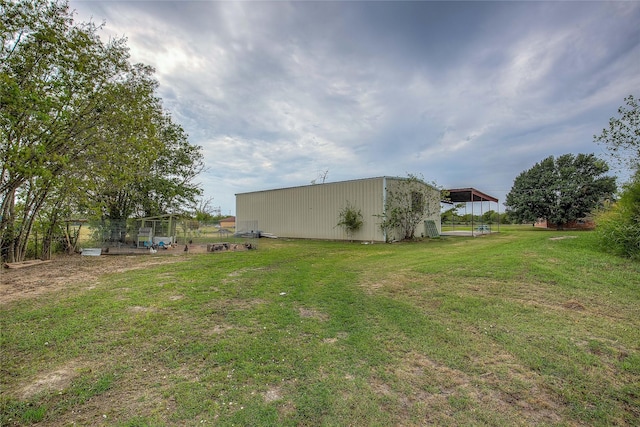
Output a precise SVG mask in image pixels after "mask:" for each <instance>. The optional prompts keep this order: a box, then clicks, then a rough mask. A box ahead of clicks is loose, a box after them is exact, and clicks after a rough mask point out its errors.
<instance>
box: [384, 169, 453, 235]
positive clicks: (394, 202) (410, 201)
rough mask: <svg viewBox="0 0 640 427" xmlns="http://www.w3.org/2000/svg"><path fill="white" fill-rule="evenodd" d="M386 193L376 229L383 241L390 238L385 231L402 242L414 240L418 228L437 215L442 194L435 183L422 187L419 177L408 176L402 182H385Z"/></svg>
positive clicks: (400, 180)
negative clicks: (378, 227) (378, 228)
mask: <svg viewBox="0 0 640 427" xmlns="http://www.w3.org/2000/svg"><path fill="white" fill-rule="evenodd" d="M386 192H387V193H386V194H387V198H386V200H385V207H384V208H385V211H384V213H383V214H382V215H380V218H381V223H380V227H381V228H382V230H383V231H384V232H385V234H386V235H387V239H390V238H391V237H390V236H389V232H395V233H396V234H397V235H398V236H399V238H400V239H403V240H412V239H414V238H415V234H416V228H417V227H418V225H420V224H421V223H422V222H423V221H424V220H425V219H427V218H429V217H431V216H433V215H437V214H438V213H439V212H440V199H441V197H442V191H441V190H440V189H438V188H437V186H435V184H434V185H428V184H426V183H425V182H424V180H423V179H422V177H418V176H416V175H412V174H409V175H408V177H407V178H404V179H397V180H388V181H387V188H386Z"/></svg>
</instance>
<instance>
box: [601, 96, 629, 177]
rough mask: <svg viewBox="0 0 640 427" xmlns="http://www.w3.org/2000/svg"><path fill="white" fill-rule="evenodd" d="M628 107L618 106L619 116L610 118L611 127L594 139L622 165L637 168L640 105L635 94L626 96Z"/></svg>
mask: <svg viewBox="0 0 640 427" xmlns="http://www.w3.org/2000/svg"><path fill="white" fill-rule="evenodd" d="M624 100H625V102H626V104H627V106H626V107H624V106H622V107H620V108H618V114H619V115H620V116H619V117H618V118H615V117H612V118H611V119H610V120H609V127H608V128H605V129H602V133H601V134H600V135H594V136H593V139H594V140H595V141H596V142H597V143H599V144H604V145H605V146H606V148H607V150H608V151H609V154H610V155H611V156H612V157H613V158H614V159H615V160H616V161H617V162H618V163H619V164H620V165H622V166H626V167H628V168H629V169H630V170H635V169H638V168H639V167H640V106H638V100H637V99H636V98H634V96H633V95H629V96H628V97H626V98H625V99H624Z"/></svg>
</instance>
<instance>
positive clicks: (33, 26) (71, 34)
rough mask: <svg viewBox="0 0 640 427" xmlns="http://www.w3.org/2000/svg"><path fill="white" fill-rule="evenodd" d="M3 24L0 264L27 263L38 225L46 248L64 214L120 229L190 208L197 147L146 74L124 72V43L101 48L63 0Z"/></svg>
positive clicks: (22, 9) (30, 8) (35, 4)
mask: <svg viewBox="0 0 640 427" xmlns="http://www.w3.org/2000/svg"><path fill="white" fill-rule="evenodd" d="M0 17H1V18H0V19H1V24H2V25H0V39H1V40H2V46H1V48H0V49H1V50H0V100H1V101H0V165H1V174H0V179H1V181H0V247H1V248H2V254H1V256H2V257H3V258H7V259H8V260H9V261H16V260H21V259H23V257H24V256H25V253H26V246H27V242H28V239H29V235H30V233H31V230H33V229H34V227H36V226H37V224H36V222H38V221H41V222H42V221H46V223H45V224H44V226H43V228H44V229H45V234H47V235H48V236H49V241H51V240H52V238H53V234H54V232H55V229H56V228H57V227H58V226H59V222H60V221H61V220H62V219H63V218H64V217H68V216H69V215H79V216H83V217H86V216H93V217H106V218H109V219H112V220H121V219H126V218H127V217H129V216H130V215H132V214H140V215H145V214H146V215H157V214H160V213H166V212H175V211H177V210H179V209H180V208H181V207H182V206H184V205H185V204H188V203H190V202H192V201H194V200H195V198H196V197H197V196H198V195H199V194H200V191H201V190H200V188H199V187H198V185H197V184H195V183H194V178H195V176H196V175H197V174H198V173H199V172H200V171H201V170H202V168H203V162H202V154H201V152H200V147H196V146H192V145H190V144H189V143H188V139H187V135H186V133H185V132H184V130H183V129H182V128H181V127H180V126H179V125H177V124H175V123H173V122H172V120H171V117H170V116H169V115H168V114H167V113H166V112H165V111H164V109H163V107H162V103H161V101H160V99H159V98H157V96H156V90H157V87H158V83H157V81H156V80H155V79H154V77H153V73H154V70H153V68H151V67H148V66H145V65H142V64H135V65H132V64H130V63H129V52H128V48H127V47H126V40H125V39H113V40H110V41H109V42H108V43H103V42H102V41H101V39H100V37H99V35H98V31H99V29H100V28H99V27H97V26H95V25H94V24H93V23H77V22H74V19H73V12H72V11H71V10H70V9H69V5H68V3H67V2H66V1H60V0H56V1H52V2H49V1H46V0H23V1H17V2H11V1H10V2H7V1H2V2H0ZM45 211H46V215H40V214H41V213H42V212H45ZM20 212H23V213H25V214H24V215H22V216H20V214H19V213H20ZM45 218H46V219H45ZM46 241H47V240H45V242H46ZM45 252H47V251H45Z"/></svg>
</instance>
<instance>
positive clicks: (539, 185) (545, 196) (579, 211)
mask: <svg viewBox="0 0 640 427" xmlns="http://www.w3.org/2000/svg"><path fill="white" fill-rule="evenodd" d="M608 170H609V167H608V166H607V164H606V162H604V161H603V160H600V159H598V158H597V157H595V156H594V155H593V154H578V155H577V156H574V155H573V154H565V155H562V156H559V157H558V158H554V157H553V156H549V157H547V158H546V159H544V160H542V161H541V162H539V163H536V164H535V165H534V166H533V167H532V168H531V169H528V170H526V171H524V172H522V173H520V175H518V176H517V177H516V179H515V181H514V183H513V187H512V188H511V191H510V192H509V194H507V198H506V203H505V204H506V206H507V209H508V212H509V216H510V217H511V218H513V219H515V220H516V221H519V222H533V221H536V220H537V219H540V218H543V219H546V220H547V221H549V222H550V223H553V224H556V225H557V226H558V227H563V226H564V225H566V224H567V223H568V222H571V221H575V220H578V219H580V218H583V217H584V216H586V215H587V214H588V213H590V212H591V211H592V210H593V209H595V208H596V207H597V206H598V205H599V203H601V202H602V201H603V200H605V199H606V198H610V197H612V195H613V193H614V192H615V190H616V181H615V177H611V176H607V175H606V173H607V172H608Z"/></svg>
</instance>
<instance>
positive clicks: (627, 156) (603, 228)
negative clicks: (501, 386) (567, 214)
mask: <svg viewBox="0 0 640 427" xmlns="http://www.w3.org/2000/svg"><path fill="white" fill-rule="evenodd" d="M625 102H626V104H627V105H626V107H624V106H622V107H620V108H619V109H618V114H619V117H612V118H611V119H610V120H609V127H608V128H605V129H603V130H602V133H601V134H600V135H599V136H596V135H594V139H595V141H596V142H597V143H599V144H604V145H605V146H606V148H607V150H608V151H609V154H610V155H611V157H612V158H613V159H614V161H615V162H616V163H617V164H618V166H619V168H621V169H622V170H626V171H629V172H632V177H631V180H630V181H629V182H628V183H626V184H625V185H624V186H623V188H622V192H621V194H620V199H619V201H618V202H617V203H614V204H612V206H611V208H610V210H608V211H603V212H601V213H600V214H599V215H598V216H597V218H596V223H597V226H598V234H599V236H600V243H601V245H602V246H604V247H605V248H607V249H608V250H610V251H612V252H614V253H618V254H620V255H623V256H627V257H630V258H636V259H638V258H640V108H639V107H638V101H637V99H635V98H634V97H633V95H629V96H628V97H627V98H625Z"/></svg>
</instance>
